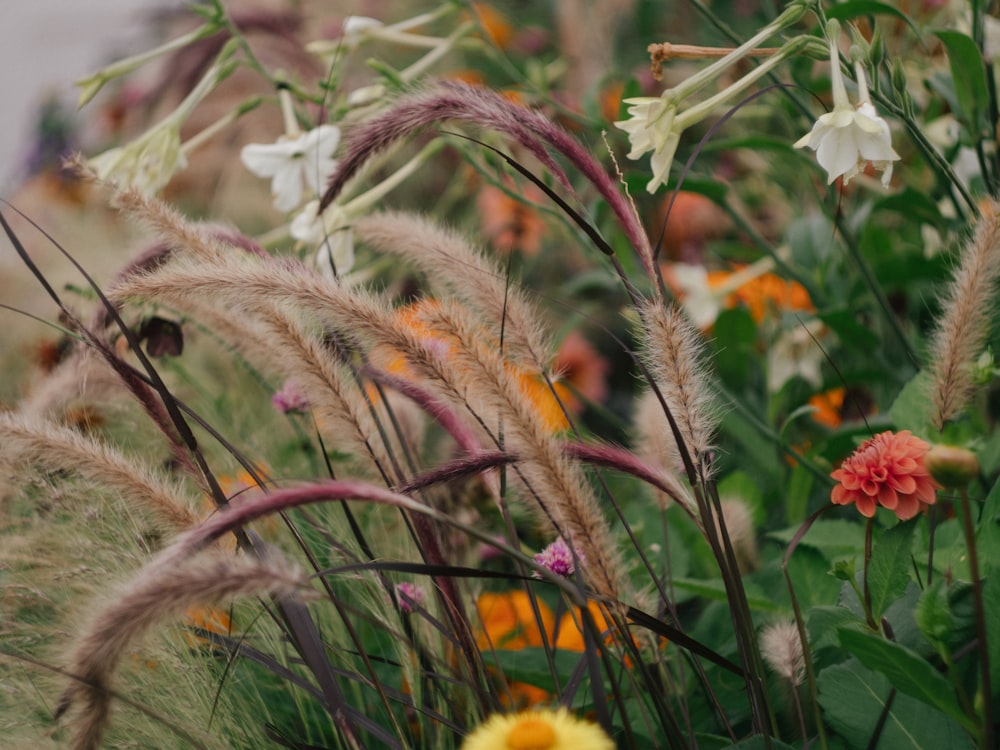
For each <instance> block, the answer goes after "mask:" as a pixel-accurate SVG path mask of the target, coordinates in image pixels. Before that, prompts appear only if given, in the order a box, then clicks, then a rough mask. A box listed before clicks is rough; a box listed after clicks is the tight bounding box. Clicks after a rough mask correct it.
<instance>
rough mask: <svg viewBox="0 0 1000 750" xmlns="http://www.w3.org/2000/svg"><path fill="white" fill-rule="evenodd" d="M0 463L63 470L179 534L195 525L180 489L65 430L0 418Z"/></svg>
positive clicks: (103, 446) (33, 421)
mask: <svg viewBox="0 0 1000 750" xmlns="http://www.w3.org/2000/svg"><path fill="white" fill-rule="evenodd" d="M0 446H2V451H0V463H2V464H6V465H8V466H12V465H15V464H16V463H20V462H24V463H31V464H33V465H35V466H39V467H42V468H44V469H46V470H48V471H68V472H73V473H74V474H77V475H78V476H81V477H83V478H85V479H87V480H88V481H91V482H94V483H96V484H100V485H101V486H102V487H104V488H105V489H109V490H112V491H114V492H115V493H117V494H118V495H120V496H121V497H122V498H123V499H124V500H125V501H126V502H127V503H128V504H129V505H130V506H131V507H136V508H139V509H141V510H142V511H144V512H145V513H147V514H149V515H150V516H152V517H153V518H155V519H157V520H158V521H159V522H160V523H161V524H162V525H163V526H164V528H165V529H166V530H168V531H171V532H179V531H181V530H183V529H186V528H189V527H190V526H193V525H194V524H195V523H197V521H198V518H197V516H196V515H195V514H194V513H193V512H192V511H191V510H190V508H191V507H192V505H193V504H192V503H190V502H189V501H187V500H186V499H185V497H184V494H183V492H182V491H181V489H180V488H179V487H177V486H175V485H173V484H171V483H170V482H168V481H167V480H166V479H164V478H163V477H159V476H157V475H156V474H154V473H152V472H151V471H149V470H148V469H147V468H146V467H145V466H144V465H143V464H141V463H139V462H137V461H133V460H131V459H129V458H127V457H125V456H124V455H122V454H121V453H119V452H118V451H117V450H115V449H114V448H112V447H111V446H109V445H107V444H105V443H102V442H100V441H98V440H95V439H93V438H90V437H87V436H85V435H83V434H81V433H79V432H77V431H76V430H72V429H70V428H68V427H60V426H58V425H54V424H51V423H49V422H45V421H42V420H36V419H31V418H28V417H23V416H18V415H15V414H0Z"/></svg>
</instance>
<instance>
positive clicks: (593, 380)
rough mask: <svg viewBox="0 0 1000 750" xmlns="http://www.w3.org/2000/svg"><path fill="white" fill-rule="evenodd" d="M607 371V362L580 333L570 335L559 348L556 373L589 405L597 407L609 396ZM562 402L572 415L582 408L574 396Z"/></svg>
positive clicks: (575, 332)
mask: <svg viewBox="0 0 1000 750" xmlns="http://www.w3.org/2000/svg"><path fill="white" fill-rule="evenodd" d="M608 369H609V365H608V361H607V360H606V359H604V357H602V356H601V355H600V354H599V353H598V352H597V349H595V348H594V347H593V346H592V345H591V344H590V342H589V341H587V339H585V338H584V337H583V335H582V334H581V333H580V332H579V331H572V332H571V333H570V334H569V335H568V336H567V337H566V338H564V339H563V342H562V343H561V344H560V345H559V352H558V353H557V354H556V361H555V370H556V372H558V373H559V375H560V379H561V380H562V381H563V382H565V383H566V384H567V385H569V388H570V390H571V391H573V392H575V393H579V394H580V395H581V396H582V397H583V398H585V399H587V400H588V401H593V402H595V403H600V402H602V401H604V399H605V397H606V396H607V395H608V381H607V378H608ZM560 396H561V394H560ZM563 400H564V403H566V406H567V407H568V408H569V409H571V410H573V411H578V410H579V409H580V407H581V404H580V402H579V400H578V399H576V398H575V397H574V396H570V397H569V399H568V400H566V399H563Z"/></svg>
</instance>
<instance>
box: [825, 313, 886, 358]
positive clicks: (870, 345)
mask: <svg viewBox="0 0 1000 750" xmlns="http://www.w3.org/2000/svg"><path fill="white" fill-rule="evenodd" d="M817 317H818V318H819V319H820V320H822V321H823V322H824V323H826V324H827V325H828V326H830V328H831V329H833V332H834V333H836V334H837V338H839V339H840V342H841V343H842V344H843V345H844V346H845V347H848V348H850V349H859V350H862V351H871V350H872V349H874V348H875V347H877V346H878V344H879V338H878V336H877V335H876V334H875V333H874V332H873V331H872V329H871V327H870V326H866V325H863V324H862V323H859V322H858V320H857V316H856V315H855V313H854V311H853V310H850V309H847V308H841V309H839V310H830V311H828V312H822V313H819V314H818V315H817Z"/></svg>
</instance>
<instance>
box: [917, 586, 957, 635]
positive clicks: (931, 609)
mask: <svg viewBox="0 0 1000 750" xmlns="http://www.w3.org/2000/svg"><path fill="white" fill-rule="evenodd" d="M913 619H914V620H916V623H917V627H918V628H920V632H921V633H923V634H924V637H925V638H927V640H929V641H931V642H932V643H937V642H944V641H947V640H948V637H949V636H950V635H951V632H952V630H953V629H954V627H955V618H954V617H953V616H952V614H951V607H950V606H949V605H948V592H947V591H945V588H944V580H943V579H942V578H937V579H935V581H934V583H933V584H931V585H930V586H928V587H927V588H926V589H924V591H923V592H921V594H920V598H919V599H918V600H917V606H916V609H914V611H913Z"/></svg>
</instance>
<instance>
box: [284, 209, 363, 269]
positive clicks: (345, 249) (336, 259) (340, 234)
mask: <svg viewBox="0 0 1000 750" xmlns="http://www.w3.org/2000/svg"><path fill="white" fill-rule="evenodd" d="M318 210H319V201H318V200H315V201H310V202H309V203H307V204H306V207H305V208H303V209H302V212H301V213H299V214H298V215H297V216H296V217H295V218H294V219H292V225H291V227H290V229H289V231H290V233H291V235H292V237H293V238H295V239H297V240H298V241H299V242H304V243H306V244H309V245H316V246H317V247H318V249H317V250H316V256H315V258H314V260H313V263H314V265H315V267H316V269H317V270H318V271H319V272H320V273H321V274H323V276H325V277H326V278H328V279H335V278H338V277H340V276H343V275H344V274H345V273H347V272H348V271H350V270H351V268H353V267H354V230H353V229H352V228H351V226H350V219H349V217H348V214H347V213H346V212H345V211H344V210H343V209H341V208H340V207H339V206H337V205H336V204H334V205H332V206H329V207H328V208H327V209H326V211H324V212H323V216H322V217H320V216H317V211H318Z"/></svg>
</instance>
